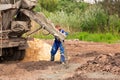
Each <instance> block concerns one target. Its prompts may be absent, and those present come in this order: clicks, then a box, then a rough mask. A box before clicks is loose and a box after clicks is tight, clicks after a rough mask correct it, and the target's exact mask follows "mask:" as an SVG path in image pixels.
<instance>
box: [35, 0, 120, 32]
mask: <svg viewBox="0 0 120 80" xmlns="http://www.w3.org/2000/svg"><path fill="white" fill-rule="evenodd" d="M105 1H106V2H107V3H108V4H107V3H105ZM111 1H112V0H104V1H103V2H101V3H100V4H99V3H97V4H88V3H85V2H76V0H39V3H38V5H37V7H36V8H35V11H42V12H43V13H44V14H45V15H46V16H47V18H49V19H50V20H51V21H52V22H53V23H55V24H60V25H61V26H63V27H64V28H66V29H68V31H70V32H71V31H72V32H75V31H77V32H81V31H87V32H90V33H96V32H101V33H103V32H104V33H106V32H110V33H120V17H119V11H120V9H119V4H117V3H115V2H114V3H111ZM114 1H118V3H119V0H114ZM112 4H113V6H114V8H115V9H114V10H113V7H111V6H112ZM115 4H116V5H115ZM108 9H110V10H108ZM112 10H113V11H112ZM107 11H108V12H109V13H111V12H112V13H111V14H108V13H107Z"/></svg>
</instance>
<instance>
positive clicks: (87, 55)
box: [0, 40, 120, 80]
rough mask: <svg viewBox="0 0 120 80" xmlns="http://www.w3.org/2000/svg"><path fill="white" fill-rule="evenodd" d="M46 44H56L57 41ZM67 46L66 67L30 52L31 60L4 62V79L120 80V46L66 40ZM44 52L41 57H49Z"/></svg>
mask: <svg viewBox="0 0 120 80" xmlns="http://www.w3.org/2000/svg"><path fill="white" fill-rule="evenodd" d="M38 41H39V40H38ZM43 42H44V43H46V44H48V45H52V43H53V40H42V43H43ZM42 43H41V44H42ZM36 44H38V46H40V45H41V44H40V43H37V42H36ZM31 46H35V45H31ZM65 46H66V47H65V48H66V53H67V59H68V61H67V63H66V64H60V62H59V59H58V60H57V61H55V62H51V61H49V59H46V60H45V59H38V57H37V58H33V57H34V55H36V52H37V51H36V52H35V51H34V52H32V51H28V52H29V53H32V54H33V55H32V56H29V58H28V59H25V60H23V61H5V62H2V63H0V80H120V43H114V44H107V43H96V42H85V41H79V40H66V41H65ZM40 47H41V48H42V46H40ZM40 47H39V48H38V49H37V48H35V49H36V50H39V49H40ZM31 49H32V48H31ZM31 49H29V50H31ZM42 50H43V52H42V53H40V54H42V56H47V54H48V53H47V52H45V51H47V50H48V49H47V48H45V49H42ZM39 58H40V57H39ZM29 59H31V60H29ZM32 59H34V60H32ZM35 59H36V60H35Z"/></svg>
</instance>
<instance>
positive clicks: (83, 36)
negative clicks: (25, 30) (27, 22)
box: [33, 32, 120, 43]
mask: <svg viewBox="0 0 120 80" xmlns="http://www.w3.org/2000/svg"><path fill="white" fill-rule="evenodd" d="M33 37H35V38H40V39H54V37H53V36H52V35H43V34H35V35H34V36H33ZM67 39H79V40H81V41H90V42H106V43H117V42H119V41H120V35H118V34H116V35H115V34H111V33H104V34H103V33H88V32H76V33H69V35H68V37H67Z"/></svg>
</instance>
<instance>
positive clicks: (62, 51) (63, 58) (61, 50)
mask: <svg viewBox="0 0 120 80" xmlns="http://www.w3.org/2000/svg"><path fill="white" fill-rule="evenodd" d="M64 53H65V49H64V46H63V44H62V42H61V43H60V61H61V62H65V54H64Z"/></svg>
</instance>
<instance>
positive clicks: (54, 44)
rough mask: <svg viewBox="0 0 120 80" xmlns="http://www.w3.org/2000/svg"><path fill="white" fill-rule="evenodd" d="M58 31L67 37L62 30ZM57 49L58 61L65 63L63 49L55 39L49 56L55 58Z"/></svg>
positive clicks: (60, 43)
mask: <svg viewBox="0 0 120 80" xmlns="http://www.w3.org/2000/svg"><path fill="white" fill-rule="evenodd" d="M59 31H60V32H61V33H63V34H65V35H66V36H67V35H68V33H67V32H65V31H64V30H59ZM63 42H64V41H63ZM58 48H60V61H61V62H65V55H64V51H65V50H64V47H63V45H62V42H61V41H60V40H58V39H57V38H55V40H54V43H53V46H52V49H51V56H55V54H56V52H57V50H58Z"/></svg>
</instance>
